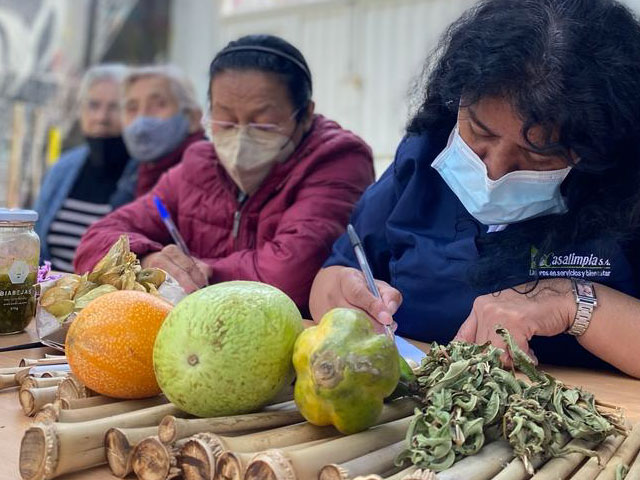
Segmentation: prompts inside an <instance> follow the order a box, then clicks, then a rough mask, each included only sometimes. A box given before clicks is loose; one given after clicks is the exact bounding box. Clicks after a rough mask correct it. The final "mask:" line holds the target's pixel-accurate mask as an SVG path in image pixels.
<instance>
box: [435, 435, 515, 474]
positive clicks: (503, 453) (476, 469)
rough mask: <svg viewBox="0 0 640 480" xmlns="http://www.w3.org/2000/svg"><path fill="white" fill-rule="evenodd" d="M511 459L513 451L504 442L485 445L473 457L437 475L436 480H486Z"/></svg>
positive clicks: (499, 441) (464, 459)
mask: <svg viewBox="0 0 640 480" xmlns="http://www.w3.org/2000/svg"><path fill="white" fill-rule="evenodd" d="M512 458H513V449H512V448H511V446H510V445H509V443H508V442H507V441H506V440H498V441H495V442H492V443H489V444H488V445H485V446H484V447H483V448H482V450H480V451H479V452H478V453H476V454H475V455H472V456H470V457H465V458H463V459H462V460H460V461H459V462H456V463H455V464H454V465H453V466H452V467H451V468H448V469H447V470H444V471H443V472H439V473H438V480H486V479H489V478H492V477H493V476H494V475H496V474H498V473H499V472H500V470H502V469H503V468H504V466H505V465H506V464H507V462H509V460H511V459H512Z"/></svg>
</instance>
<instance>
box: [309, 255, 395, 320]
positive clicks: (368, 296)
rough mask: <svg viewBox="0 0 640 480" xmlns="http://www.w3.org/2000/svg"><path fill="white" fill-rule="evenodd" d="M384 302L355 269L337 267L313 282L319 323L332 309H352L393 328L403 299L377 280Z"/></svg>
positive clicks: (314, 313) (314, 309)
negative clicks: (375, 294)
mask: <svg viewBox="0 0 640 480" xmlns="http://www.w3.org/2000/svg"><path fill="white" fill-rule="evenodd" d="M376 285H377V287H378V290H379V291H380V296H381V297H382V298H376V297H375V296H374V295H373V294H372V293H371V291H370V290H369V288H368V287H367V282H366V281H365V279H364V276H363V275H362V272H360V271H359V270H357V269H355V268H350V267H343V266H334V267H327V268H324V269H322V270H321V271H320V273H319V274H318V275H317V276H316V279H315V281H314V282H313V287H312V291H313V292H314V293H312V295H311V298H312V302H311V305H310V309H311V314H312V316H313V319H314V320H315V321H317V322H318V321H320V319H321V318H322V316H323V315H324V314H325V313H326V312H327V311H328V310H330V309H331V308H335V307H348V308H354V307H355V308H359V309H360V310H364V311H365V312H366V313H367V314H368V315H369V316H370V317H372V318H373V319H374V320H377V321H378V323H381V324H383V325H391V324H392V322H393V318H392V317H393V315H394V314H395V313H396V311H397V310H398V307H399V306H400V304H401V303H402V295H401V294H400V292H399V291H398V290H396V289H395V288H393V287H392V286H391V285H389V284H388V283H386V282H383V281H381V280H376Z"/></svg>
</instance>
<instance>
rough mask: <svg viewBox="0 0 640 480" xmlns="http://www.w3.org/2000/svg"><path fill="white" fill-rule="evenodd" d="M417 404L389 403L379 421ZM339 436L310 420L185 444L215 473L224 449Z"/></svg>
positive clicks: (262, 447) (258, 448)
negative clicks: (216, 463)
mask: <svg viewBox="0 0 640 480" xmlns="http://www.w3.org/2000/svg"><path fill="white" fill-rule="evenodd" d="M415 405H416V404H415V402H414V401H413V400H411V399H402V400H398V401H395V402H392V403H390V404H387V405H385V407H384V409H383V411H382V414H381V415H380V418H379V419H378V424H382V423H387V422H390V421H393V420H398V419H400V418H404V417H406V416H407V415H410V414H411V413H413V410H414V408H415ZM274 413H275V412H274ZM335 435H338V431H337V430H336V429H335V428H333V427H331V426H327V427H317V426H315V425H311V424H310V423H307V422H303V423H297V424H294V425H288V426H284V427H279V428H274V429H270V430H265V431H262V432H257V433H251V434H248V435H241V436H237V437H228V436H219V435H215V434H213V433H208V434H203V435H200V436H198V437H197V438H192V439H191V441H190V442H188V443H187V445H186V446H185V449H184V452H183V456H184V457H188V456H189V455H193V458H194V459H195V460H194V461H196V462H201V463H202V464H204V465H205V469H208V470H209V471H212V472H213V471H214V470H215V461H216V459H217V458H218V457H219V456H220V455H221V454H222V452H224V451H227V450H232V451H234V452H259V451H263V450H267V449H270V448H282V447H289V446H292V445H297V444H302V443H305V442H311V441H315V440H320V439H324V438H328V437H332V436H335ZM390 443H392V442H390ZM321 466H322V465H321Z"/></svg>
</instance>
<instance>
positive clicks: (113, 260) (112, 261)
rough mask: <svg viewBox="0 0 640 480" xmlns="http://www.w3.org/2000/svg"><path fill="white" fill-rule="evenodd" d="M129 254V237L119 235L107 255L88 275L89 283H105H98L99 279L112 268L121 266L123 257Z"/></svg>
mask: <svg viewBox="0 0 640 480" xmlns="http://www.w3.org/2000/svg"><path fill="white" fill-rule="evenodd" d="M130 252H131V251H130V249H129V237H128V236H127V235H120V238H119V239H118V241H117V242H116V243H114V244H113V246H112V247H111V249H109V251H108V252H107V254H106V255H105V256H104V257H103V258H102V260H100V261H99V262H98V263H97V264H96V266H95V267H94V269H93V271H92V272H91V273H90V274H89V276H88V279H89V281H91V282H94V283H105V282H100V281H99V279H100V277H101V276H102V275H104V274H105V273H106V272H107V271H109V270H111V269H113V267H115V266H117V265H122V264H123V263H124V260H125V257H126V256H127V254H129V253H130Z"/></svg>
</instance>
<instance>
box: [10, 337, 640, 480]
mask: <svg viewBox="0 0 640 480" xmlns="http://www.w3.org/2000/svg"><path fill="white" fill-rule="evenodd" d="M416 344H418V343H416ZM418 345H419V344H418ZM45 353H53V354H56V353H60V352H57V351H56V350H53V349H49V348H35V349H30V350H17V351H13V352H3V353H0V367H13V366H17V365H18V362H19V361H20V359H21V358H42V357H44V354H45ZM543 368H544V369H545V370H546V371H547V372H549V373H550V374H552V375H554V376H556V377H557V378H559V379H561V380H563V381H564V382H566V383H568V384H571V385H578V386H582V387H584V388H586V389H587V390H590V391H591V392H593V393H595V394H596V397H597V398H598V399H600V400H602V401H604V402H609V403H613V404H616V405H620V406H621V407H624V408H625V410H626V413H627V417H628V418H629V419H630V420H631V421H632V422H634V423H635V422H640V380H634V379H632V378H630V377H627V376H624V375H621V374H616V373H612V372H597V371H587V370H577V369H568V368H561V367H551V366H548V367H547V366H545V367H543ZM17 391H18V390H17V388H13V389H7V390H1V391H0V465H1V468H2V469H1V470H0V480H5V479H6V480H9V479H19V478H20V475H19V472H18V454H19V451H20V440H21V438H22V434H23V432H24V430H25V429H26V428H27V427H28V426H29V423H30V419H28V418H27V417H25V416H24V414H23V413H22V409H21V408H20V404H19V402H18V396H17ZM60 478H61V479H62V480H114V479H115V478H116V477H114V476H112V475H111V473H110V471H109V469H108V468H107V467H106V466H104V467H96V468H93V469H91V470H85V471H83V472H78V473H75V474H72V475H65V476H64V477H60Z"/></svg>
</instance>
